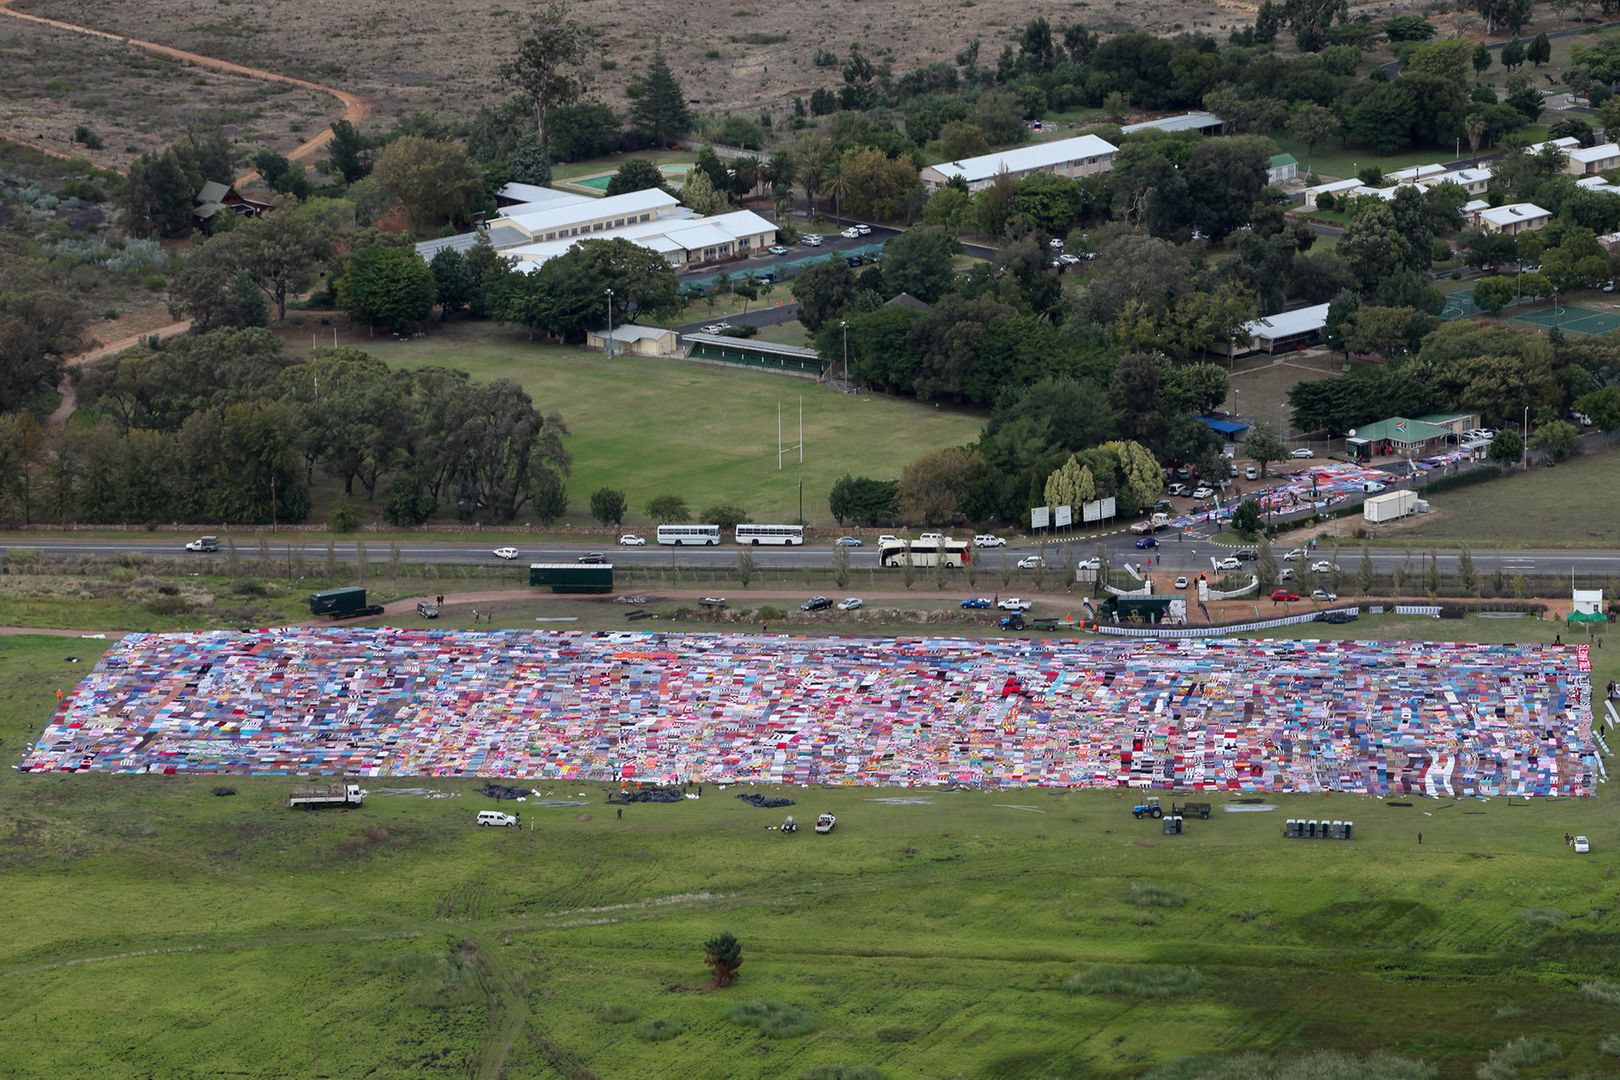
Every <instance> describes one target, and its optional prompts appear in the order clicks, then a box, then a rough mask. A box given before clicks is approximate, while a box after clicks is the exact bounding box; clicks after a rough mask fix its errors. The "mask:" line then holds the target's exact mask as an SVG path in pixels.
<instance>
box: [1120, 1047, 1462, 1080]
mask: <svg viewBox="0 0 1620 1080" xmlns="http://www.w3.org/2000/svg"><path fill="white" fill-rule="evenodd" d="M1434 1075H1435V1071H1434V1068H1433V1067H1432V1066H1429V1065H1425V1064H1424V1063H1423V1062H1421V1061H1415V1060H1413V1059H1412V1058H1403V1057H1396V1056H1395V1055H1393V1054H1373V1055H1372V1056H1371V1057H1367V1058H1358V1057H1354V1056H1352V1055H1350V1054H1340V1053H1336V1052H1334V1051H1329V1050H1325V1051H1321V1052H1319V1053H1315V1054H1307V1055H1306V1056H1304V1057H1296V1058H1281V1059H1277V1058H1266V1057H1262V1056H1260V1055H1259V1054H1239V1055H1237V1056H1235V1057H1228V1058H1201V1059H1197V1060H1194V1061H1178V1062H1174V1063H1172V1064H1169V1065H1165V1066H1162V1067H1160V1068H1158V1069H1155V1070H1153V1071H1152V1072H1150V1073H1148V1074H1147V1075H1146V1076H1145V1077H1144V1078H1143V1080H1434Z"/></svg>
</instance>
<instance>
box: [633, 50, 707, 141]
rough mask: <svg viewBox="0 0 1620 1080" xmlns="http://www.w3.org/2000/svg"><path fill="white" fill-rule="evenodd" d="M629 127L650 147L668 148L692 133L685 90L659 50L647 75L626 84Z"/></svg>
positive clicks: (690, 114)
mask: <svg viewBox="0 0 1620 1080" xmlns="http://www.w3.org/2000/svg"><path fill="white" fill-rule="evenodd" d="M630 98H631V106H630V126H631V127H632V128H634V129H635V132H636V134H637V135H640V136H641V137H642V138H643V139H645V140H647V142H648V143H650V144H651V145H653V146H671V145H673V144H674V143H675V142H676V141H677V140H679V139H681V138H683V137H684V136H685V135H686V133H687V132H689V131H691V130H692V110H691V109H689V108H687V105H686V91H684V90H682V89H681V84H680V82H679V81H677V80H676V78H675V73H674V72H673V71H671V70H670V68H669V61H667V60H665V59H664V53H663V50H662V49H659V50H656V51H654V53H653V58H652V62H651V63H649V64H648V65H647V74H646V75H645V76H644V77H642V78H641V79H640V80H639V81H637V82H633V83H631V85H630Z"/></svg>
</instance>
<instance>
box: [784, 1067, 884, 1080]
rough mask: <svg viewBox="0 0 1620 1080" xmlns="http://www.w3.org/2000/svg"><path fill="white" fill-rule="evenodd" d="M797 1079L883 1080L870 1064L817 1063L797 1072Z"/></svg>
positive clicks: (882, 1076)
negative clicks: (811, 1067)
mask: <svg viewBox="0 0 1620 1080" xmlns="http://www.w3.org/2000/svg"><path fill="white" fill-rule="evenodd" d="M799 1080H884V1074H883V1073H882V1072H881V1071H880V1070H878V1069H874V1068H872V1067H871V1066H870V1065H817V1066H816V1067H815V1068H813V1069H806V1070H804V1072H802V1073H800V1074H799Z"/></svg>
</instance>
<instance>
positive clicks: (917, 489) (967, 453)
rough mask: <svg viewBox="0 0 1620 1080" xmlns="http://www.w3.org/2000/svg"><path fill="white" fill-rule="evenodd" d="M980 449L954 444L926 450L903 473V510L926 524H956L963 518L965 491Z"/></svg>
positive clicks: (913, 519)
mask: <svg viewBox="0 0 1620 1080" xmlns="http://www.w3.org/2000/svg"><path fill="white" fill-rule="evenodd" d="M977 461H978V452H977V451H975V450H971V449H968V448H966V447H950V448H947V449H944V450H935V451H933V452H931V453H928V454H924V455H923V456H922V457H919V458H918V459H917V460H915V461H913V462H912V463H911V464H910V465H907V466H906V469H905V471H904V472H903V473H901V475H900V487H899V498H900V514H901V517H903V518H904V519H905V520H906V521H912V522H920V523H922V524H924V525H955V524H959V523H960V522H961V521H962V520H963V517H964V515H963V512H962V503H961V497H962V493H963V492H964V491H965V490H966V489H967V486H968V485H967V480H968V477H969V476H970V475H971V473H972V471H973V469H974V467H975V466H976V464H977Z"/></svg>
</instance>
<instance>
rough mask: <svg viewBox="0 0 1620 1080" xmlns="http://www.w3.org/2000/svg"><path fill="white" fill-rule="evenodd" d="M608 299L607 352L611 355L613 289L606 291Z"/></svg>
mask: <svg viewBox="0 0 1620 1080" xmlns="http://www.w3.org/2000/svg"><path fill="white" fill-rule="evenodd" d="M607 301H608V328H607V354H608V355H609V356H612V355H613V290H612V289H609V290H608V291H607Z"/></svg>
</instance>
